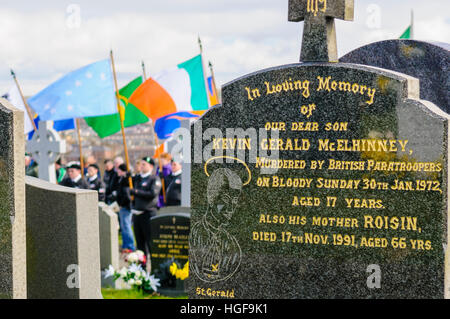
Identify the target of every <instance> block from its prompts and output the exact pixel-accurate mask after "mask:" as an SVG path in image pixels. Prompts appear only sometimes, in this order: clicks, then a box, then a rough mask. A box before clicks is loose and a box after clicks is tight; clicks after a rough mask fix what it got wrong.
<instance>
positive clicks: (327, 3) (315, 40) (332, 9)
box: [288, 0, 354, 62]
mask: <svg viewBox="0 0 450 319" xmlns="http://www.w3.org/2000/svg"><path fill="white" fill-rule="evenodd" d="M353 14H354V0H289V18H288V20H289V21H293V22H299V21H303V20H304V21H305V24H304V28H303V41H302V52H301V55H300V61H301V62H338V54H337V45H336V29H335V25H334V19H335V18H336V19H342V20H346V21H352V20H353Z"/></svg>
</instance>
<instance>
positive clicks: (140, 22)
mask: <svg viewBox="0 0 450 319" xmlns="http://www.w3.org/2000/svg"><path fill="white" fill-rule="evenodd" d="M287 7H288V0H165V1H163V0H128V1H123V0H89V1H87V0H78V1H77V0H70V1H65V0H58V1H56V0H53V1H52V0H39V1H25V0H16V1H6V0H0V37H1V39H2V49H1V50H0V90H1V91H2V92H5V91H7V90H8V89H9V87H10V86H11V85H12V80H11V77H10V75H9V70H10V69H11V68H13V69H14V71H15V72H16V74H17V77H18V79H19V81H20V83H21V86H22V88H23V90H24V92H25V94H26V95H33V94H35V93H37V92H38V91H39V90H41V89H43V88H44V87H46V86H47V85H49V84H50V83H51V82H53V81H55V80H57V79H58V78H59V77H61V76H62V75H64V74H65V73H67V72H70V71H72V70H74V69H77V68H79V67H81V66H83V65H86V64H88V63H91V62H94V61H97V60H100V59H105V58H108V56H109V50H110V49H113V51H114V56H115V60H116V68H117V71H118V76H119V85H123V84H125V83H126V82H128V81H129V80H131V79H132V78H133V77H135V76H137V75H139V74H140V73H141V61H144V62H145V64H146V69H147V74H148V75H151V74H154V73H157V72H159V71H161V70H163V69H164V68H167V67H171V66H174V65H176V64H178V63H180V62H182V61H184V60H187V59H189V58H191V57H193V56H195V55H196V54H198V53H199V47H198V43H197V37H198V35H200V37H201V39H202V42H203V53H204V58H205V60H206V61H211V62H212V63H213V65H214V72H215V74H216V80H217V84H218V85H223V84H225V83H226V82H228V81H230V80H232V79H234V78H236V77H239V76H242V75H244V74H247V73H250V72H253V71H256V70H259V69H263V68H266V67H271V66H276V65H282V64H287V63H294V62H298V59H299V56H300V44H301V43H300V42H301V41H300V40H301V33H302V28H303V23H292V22H288V21H287V11H288V10H287ZM411 9H413V10H414V17H415V20H414V21H415V38H416V39H418V40H430V41H440V42H450V13H449V12H450V10H449V9H450V1H449V0H427V1H423V0H355V21H353V22H347V21H340V20H337V22H336V29H337V38H338V50H339V55H340V56H341V55H343V54H345V53H347V52H349V51H351V50H353V49H355V48H357V47H359V46H362V45H364V44H367V43H370V42H374V41H380V40H385V39H394V38H398V37H399V36H400V34H402V33H403V31H404V30H405V29H406V28H407V26H408V25H409V23H410V15H411V14H410V12H411Z"/></svg>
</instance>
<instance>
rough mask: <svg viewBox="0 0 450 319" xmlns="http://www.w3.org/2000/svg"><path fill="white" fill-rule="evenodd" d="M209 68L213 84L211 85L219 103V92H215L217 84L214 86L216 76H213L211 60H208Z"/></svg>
mask: <svg viewBox="0 0 450 319" xmlns="http://www.w3.org/2000/svg"><path fill="white" fill-rule="evenodd" d="M209 70H210V72H211V78H212V84H213V87H214V92H215V93H216V95H217V102H219V104H220V101H219V94H218V92H217V86H216V77H215V76H214V71H213V65H212V63H211V61H209Z"/></svg>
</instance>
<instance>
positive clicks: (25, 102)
mask: <svg viewBox="0 0 450 319" xmlns="http://www.w3.org/2000/svg"><path fill="white" fill-rule="evenodd" d="M11 75H12V77H13V79H14V82H15V83H16V87H17V89H18V90H19V94H20V97H21V98H22V102H23V105H25V109H26V110H27V114H28V117H29V118H30V121H31V124H32V125H33V129H34V131H35V132H36V131H37V127H36V123H34V120H33V115H32V114H31V109H30V106H29V105H28V103H27V100H26V99H25V96H24V95H23V93H22V89H21V88H20V85H19V81H17V78H16V74H15V73H14V71H13V70H12V69H11Z"/></svg>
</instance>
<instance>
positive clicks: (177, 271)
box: [169, 260, 189, 280]
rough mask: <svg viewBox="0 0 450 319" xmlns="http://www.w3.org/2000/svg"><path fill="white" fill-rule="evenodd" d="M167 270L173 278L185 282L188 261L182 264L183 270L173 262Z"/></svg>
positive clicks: (187, 275)
mask: <svg viewBox="0 0 450 319" xmlns="http://www.w3.org/2000/svg"><path fill="white" fill-rule="evenodd" d="M169 270H170V273H171V274H172V275H174V276H175V278H177V279H180V280H185V279H186V278H188V277H189V260H188V261H187V262H186V263H185V264H184V266H183V268H179V267H178V265H177V263H175V262H173V263H172V265H170V268H169Z"/></svg>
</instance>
